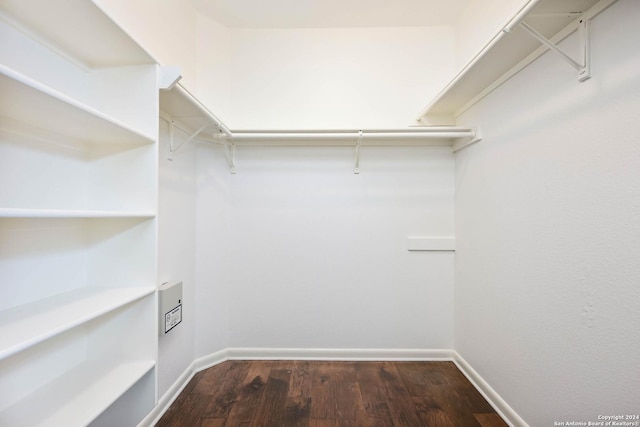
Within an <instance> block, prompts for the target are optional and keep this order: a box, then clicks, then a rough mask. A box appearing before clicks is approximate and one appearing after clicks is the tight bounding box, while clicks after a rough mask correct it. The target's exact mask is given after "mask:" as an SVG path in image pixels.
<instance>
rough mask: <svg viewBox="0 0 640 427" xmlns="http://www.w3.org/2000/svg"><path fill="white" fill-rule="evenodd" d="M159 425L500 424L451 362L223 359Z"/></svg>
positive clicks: (482, 426) (202, 375)
mask: <svg viewBox="0 0 640 427" xmlns="http://www.w3.org/2000/svg"><path fill="white" fill-rule="evenodd" d="M157 426H160V427H169V426H170V427H233V426H243V427H253V426H264V427H276V426H277V427H279V426H304V427H342V426H345V427H347V426H354V427H356V426H358V427H359V426H371V427H387V426H398V427H400V426H407V427H410V426H434V427H440V426H443V427H474V426H475V427H496V426H501V427H503V426H506V424H505V423H504V421H503V420H502V419H501V418H500V417H499V416H498V415H497V414H496V412H495V411H494V410H493V408H492V407H491V406H490V405H489V404H488V403H487V402H486V401H485V400H484V399H483V398H482V396H481V395H480V393H478V391H477V390H476V389H475V388H474V387H473V386H472V385H471V383H469V381H468V380H467V379H466V378H465V377H464V375H462V373H461V372H460V371H459V370H458V368H457V367H456V366H455V365H454V364H453V363H451V362H310V361H229V362H224V363H222V364H220V365H217V366H214V367H212V368H209V369H207V370H204V371H201V372H199V373H197V374H196V375H195V376H194V377H193V379H192V380H191V381H190V382H189V384H188V385H187V387H186V388H185V389H184V391H183V392H182V393H181V394H180V396H179V397H178V398H177V399H176V401H175V402H174V403H173V405H171V407H170V408H169V410H167V412H166V413H165V415H164V416H163V417H162V419H161V420H160V422H159V423H158V424H157Z"/></svg>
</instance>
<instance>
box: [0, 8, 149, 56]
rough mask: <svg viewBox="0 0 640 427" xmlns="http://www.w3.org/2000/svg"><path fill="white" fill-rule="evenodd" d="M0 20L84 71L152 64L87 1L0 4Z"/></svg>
mask: <svg viewBox="0 0 640 427" xmlns="http://www.w3.org/2000/svg"><path fill="white" fill-rule="evenodd" d="M0 19H2V20H4V21H7V22H8V23H10V24H11V25H12V26H14V27H16V28H18V29H20V30H21V31H23V32H24V33H26V34H27V35H28V36H29V37H31V38H33V39H36V40H38V42H39V43H41V44H43V45H46V46H47V47H49V48H50V49H52V50H54V51H56V52H57V53H58V54H60V55H62V56H64V57H66V58H67V59H70V60H72V61H74V62H75V63H76V64H78V65H80V66H82V67H84V68H87V69H88V68H102V67H117V66H123V65H142V64H154V63H155V62H156V61H154V60H153V58H152V57H151V56H150V55H149V54H148V53H147V52H146V51H145V50H144V49H142V48H141V47H140V46H139V45H138V44H137V43H136V42H135V41H134V40H132V39H131V38H130V37H129V36H128V35H127V34H126V33H125V32H124V31H122V29H121V28H120V27H118V26H117V25H116V24H115V23H114V22H113V21H112V20H111V19H109V17H107V15H105V14H104V13H103V12H102V11H101V10H100V9H99V8H98V7H97V6H96V5H95V4H93V3H92V2H91V1H89V0H46V1H43V0H3V1H2V3H1V4H0Z"/></svg>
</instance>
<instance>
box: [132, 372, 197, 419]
mask: <svg viewBox="0 0 640 427" xmlns="http://www.w3.org/2000/svg"><path fill="white" fill-rule="evenodd" d="M194 368H195V362H191V364H190V365H189V366H188V367H187V369H185V370H184V372H182V374H180V376H179V377H178V379H177V380H176V381H175V382H174V383H173V384H172V385H171V387H169V390H167V392H166V393H165V394H164V395H163V396H162V397H161V398H160V399H158V404H157V405H156V406H155V407H154V408H153V409H152V410H151V412H149V413H148V414H147V416H146V417H144V419H143V420H142V421H140V423H139V424H138V427H151V426H155V425H156V424H157V423H158V421H160V418H162V416H163V415H164V413H165V412H167V409H169V407H170V406H171V404H172V403H173V402H174V401H175V400H176V398H177V397H178V396H179V395H180V393H182V390H184V388H185V387H186V386H187V384H189V381H191V378H193V376H194V375H195V373H196V371H195V369H194Z"/></svg>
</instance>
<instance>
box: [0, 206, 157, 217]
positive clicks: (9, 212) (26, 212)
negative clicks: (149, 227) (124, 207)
mask: <svg viewBox="0 0 640 427" xmlns="http://www.w3.org/2000/svg"><path fill="white" fill-rule="evenodd" d="M155 216H156V214H155V212H147V211H89V210H59V209H9V208H0V218H153V217H155Z"/></svg>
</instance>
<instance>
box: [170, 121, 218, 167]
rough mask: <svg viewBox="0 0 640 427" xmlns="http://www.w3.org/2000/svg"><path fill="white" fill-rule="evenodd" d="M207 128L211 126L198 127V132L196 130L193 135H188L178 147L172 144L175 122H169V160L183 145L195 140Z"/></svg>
mask: <svg viewBox="0 0 640 427" xmlns="http://www.w3.org/2000/svg"><path fill="white" fill-rule="evenodd" d="M209 126H211V124H210V123H205V124H203V125H202V126H200V127H199V128H198V130H196V131H195V132H194V133H192V134H191V135H189V137H188V138H187V139H185V140H184V141H183V142H181V143H180V144H178V145H175V144H174V127H175V122H174V121H173V120H171V121H170V122H169V156H170V157H169V158H170V159H171V158H172V157H173V155H174V154H176V152H177V151H178V150H179V149H180V148H182V147H184V146H185V145H187V144H188V143H190V142H191V141H192V140H193V139H195V138H196V137H197V136H198V135H200V133H201V132H202V131H203V130H205V129H206V128H208V127H209Z"/></svg>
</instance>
